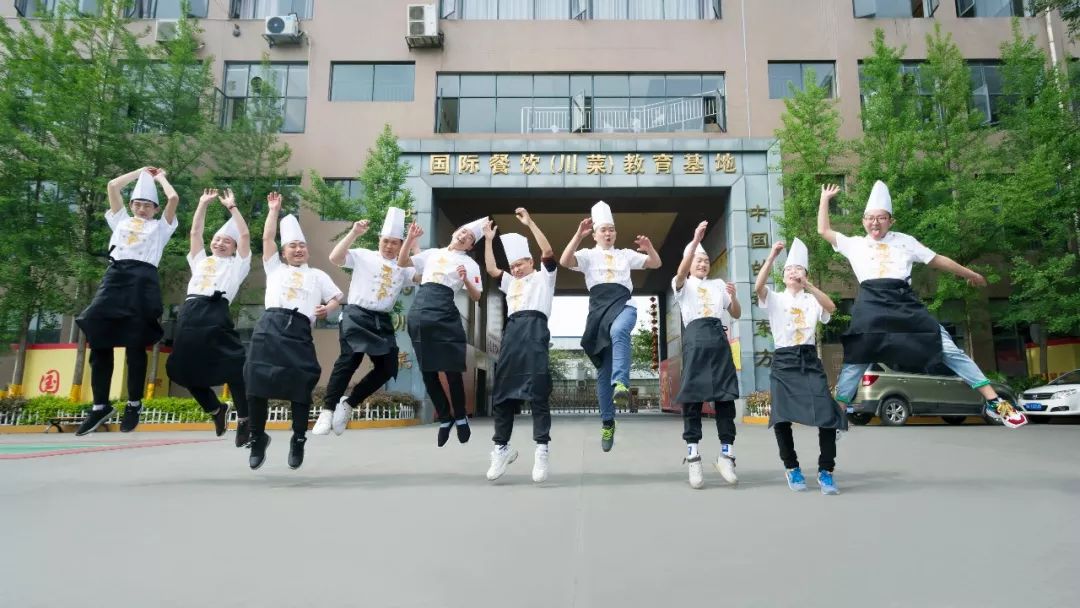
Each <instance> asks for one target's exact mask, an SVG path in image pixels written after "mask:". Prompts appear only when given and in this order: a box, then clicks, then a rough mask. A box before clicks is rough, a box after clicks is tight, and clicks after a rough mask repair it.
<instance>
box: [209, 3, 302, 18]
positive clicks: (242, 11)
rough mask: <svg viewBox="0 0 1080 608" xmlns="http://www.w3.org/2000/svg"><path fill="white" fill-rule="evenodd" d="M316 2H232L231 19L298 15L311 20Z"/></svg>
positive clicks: (230, 6) (230, 4)
mask: <svg viewBox="0 0 1080 608" xmlns="http://www.w3.org/2000/svg"><path fill="white" fill-rule="evenodd" d="M313 5H314V0H230V3H229V17H231V18H233V19H266V18H267V17H274V16H276V15H296V16H297V17H299V18H300V19H311V17H312V15H313V10H314V8H315V7H314V6H313Z"/></svg>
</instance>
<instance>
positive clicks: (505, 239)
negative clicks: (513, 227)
mask: <svg viewBox="0 0 1080 608" xmlns="http://www.w3.org/2000/svg"><path fill="white" fill-rule="evenodd" d="M499 240H500V241H502V244H503V249H504V250H505V251H506V261H507V262H510V263H514V262H516V261H518V260H520V259H522V258H530V259H531V258H532V253H530V252H529V239H527V238H525V237H524V236H522V235H520V234H503V235H500V236H499Z"/></svg>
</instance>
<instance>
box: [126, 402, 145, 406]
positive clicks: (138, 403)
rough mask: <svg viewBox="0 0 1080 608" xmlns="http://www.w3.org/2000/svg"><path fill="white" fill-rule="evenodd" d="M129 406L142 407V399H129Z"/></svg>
mask: <svg viewBox="0 0 1080 608" xmlns="http://www.w3.org/2000/svg"><path fill="white" fill-rule="evenodd" d="M128 407H142V401H128Z"/></svg>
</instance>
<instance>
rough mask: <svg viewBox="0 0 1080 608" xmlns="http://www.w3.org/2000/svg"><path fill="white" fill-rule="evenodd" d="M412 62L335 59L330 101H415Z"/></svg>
mask: <svg viewBox="0 0 1080 608" xmlns="http://www.w3.org/2000/svg"><path fill="white" fill-rule="evenodd" d="M415 72H416V66H415V65H414V64H412V63H332V64H330V101H412V100H413V82H414V81H415V80H416V74H415Z"/></svg>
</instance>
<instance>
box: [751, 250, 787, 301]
mask: <svg viewBox="0 0 1080 608" xmlns="http://www.w3.org/2000/svg"><path fill="white" fill-rule="evenodd" d="M783 250H784V241H776V242H775V243H773V246H772V249H771V250H770V251H769V257H768V258H766V259H765V263H764V264H762V265H761V270H759V271H758V273H757V280H756V281H754V293H756V294H757V297H758V302H764V301H765V296H766V291H765V283H766V281H768V280H769V273H770V272H772V267H773V262H775V261H776V256H778V255H780V252H781V251H783Z"/></svg>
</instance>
